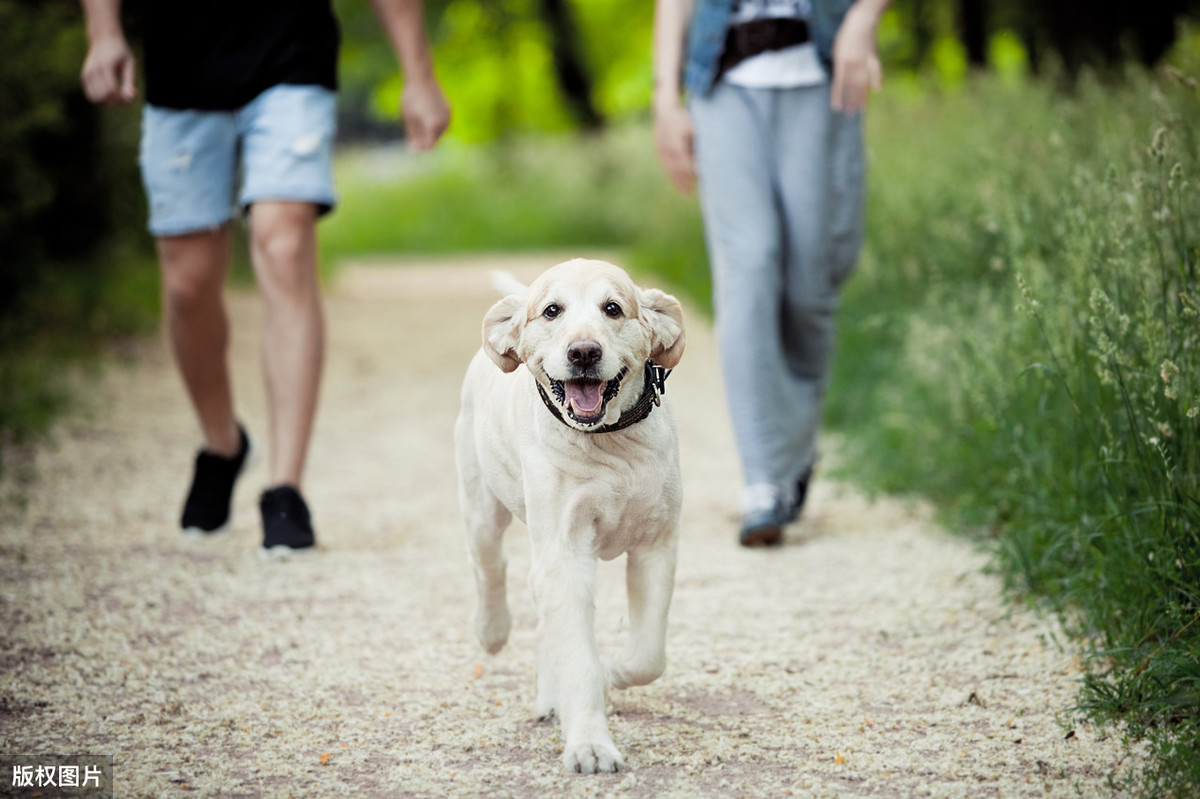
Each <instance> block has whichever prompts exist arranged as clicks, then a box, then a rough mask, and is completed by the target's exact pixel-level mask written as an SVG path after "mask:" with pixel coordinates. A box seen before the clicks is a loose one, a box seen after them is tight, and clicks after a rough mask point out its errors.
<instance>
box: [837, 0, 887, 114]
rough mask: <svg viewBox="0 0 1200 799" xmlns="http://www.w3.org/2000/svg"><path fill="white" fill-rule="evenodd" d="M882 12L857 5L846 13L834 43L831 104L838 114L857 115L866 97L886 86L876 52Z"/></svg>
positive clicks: (860, 4)
mask: <svg viewBox="0 0 1200 799" xmlns="http://www.w3.org/2000/svg"><path fill="white" fill-rule="evenodd" d="M881 10H882V8H881V7H880V8H879V9H875V8H871V7H868V5H867V4H864V3H861V2H860V3H855V4H854V5H853V6H851V7H850V10H849V11H848V12H846V18H845V20H844V21H843V22H842V27H841V28H840V29H839V30H838V34H837V38H836V39H835V40H834V42H833V87H832V93H831V97H830V101H829V104H830V106H832V107H833V110H835V111H843V112H845V113H848V114H857V113H859V112H860V111H862V110H863V109H864V108H866V107H867V95H868V94H869V92H871V91H879V88H880V87H881V86H882V85H883V67H882V65H881V64H880V63H879V53H878V52H877V51H876V49H875V27H876V25H877V24H878V22H879V13H880V11H881Z"/></svg>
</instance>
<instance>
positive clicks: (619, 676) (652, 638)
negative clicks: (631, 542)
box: [606, 536, 675, 688]
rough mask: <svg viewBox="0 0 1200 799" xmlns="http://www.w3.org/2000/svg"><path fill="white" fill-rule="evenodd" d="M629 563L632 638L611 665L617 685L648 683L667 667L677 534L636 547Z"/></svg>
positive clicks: (610, 672)
mask: <svg viewBox="0 0 1200 799" xmlns="http://www.w3.org/2000/svg"><path fill="white" fill-rule="evenodd" d="M627 558H628V561H627V562H626V564H625V590H626V593H627V594H628V597H629V639H628V641H627V642H626V644H625V649H624V651H623V652H622V653H621V657H620V659H618V660H610V661H609V662H608V664H607V668H606V671H607V672H608V681H609V683H610V684H611V685H612V686H613V687H614V688H628V687H629V686H631V685H646V684H648V683H651V682H654V681H655V680H657V679H658V678H659V677H661V676H662V673H663V671H665V670H666V668H667V612H668V611H669V610H670V608H671V594H672V592H673V591H674V588H675V537H674V536H669V537H667V542H666V543H664V544H662V545H660V546H656V547H655V548H653V549H650V550H644V551H643V550H634V551H631V552H630V553H629V554H628V556H627Z"/></svg>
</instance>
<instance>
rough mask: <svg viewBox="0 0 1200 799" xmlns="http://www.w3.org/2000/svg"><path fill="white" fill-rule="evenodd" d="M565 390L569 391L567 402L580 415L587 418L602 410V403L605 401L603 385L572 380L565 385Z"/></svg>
mask: <svg viewBox="0 0 1200 799" xmlns="http://www.w3.org/2000/svg"><path fill="white" fill-rule="evenodd" d="M564 388H566V390H567V402H568V403H569V404H570V405H572V406H574V408H575V410H576V411H577V412H578V413H582V414H584V415H585V416H586V415H590V414H593V413H595V412H596V411H598V410H600V403H601V402H602V400H603V395H602V391H603V390H604V384H603V383H593V382H583V381H577V380H571V381H569V382H567V383H566V384H565V386H564Z"/></svg>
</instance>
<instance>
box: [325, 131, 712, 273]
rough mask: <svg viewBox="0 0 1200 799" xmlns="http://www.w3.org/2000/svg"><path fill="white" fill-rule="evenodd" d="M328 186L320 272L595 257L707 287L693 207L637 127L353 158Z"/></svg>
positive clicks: (361, 154) (349, 157) (346, 157)
mask: <svg viewBox="0 0 1200 799" xmlns="http://www.w3.org/2000/svg"><path fill="white" fill-rule="evenodd" d="M338 186H339V191H340V194H341V205H340V207H339V208H338V210H337V212H336V213H335V214H333V215H332V216H331V217H330V218H329V220H328V221H326V222H324V223H322V226H321V231H320V247H321V253H322V260H323V262H324V263H325V264H326V266H327V268H328V267H332V265H334V264H336V262H337V261H339V260H343V259H346V258H353V257H362V256H372V255H377V254H389V253H401V252H403V253H422V254H436V253H448V252H472V251H473V252H497V251H505V250H547V249H554V250H562V249H564V248H565V249H568V250H571V249H573V250H575V251H578V252H579V254H580V255H586V254H587V253H588V252H589V251H592V250H599V249H603V250H608V251H612V250H617V251H620V252H622V253H623V257H625V258H627V259H628V262H627V263H626V264H625V265H626V266H630V265H632V266H633V268H640V269H643V270H645V271H653V272H655V273H658V274H666V275H668V276H669V277H670V278H671V279H672V280H675V281H681V282H685V283H695V282H696V281H700V282H701V284H702V285H703V286H707V266H706V262H705V259H704V249H703V242H702V240H701V228H700V221H699V217H698V215H697V213H696V209H695V201H694V200H692V199H689V198H684V197H681V196H679V195H678V194H676V192H674V190H673V189H671V187H670V186H669V184H667V182H666V180H665V179H664V178H663V176H662V173H661V171H660V170H659V168H658V165H657V163H656V162H655V160H654V153H653V147H652V144H651V142H650V140H649V139H648V138H647V133H646V129H645V128H644V127H643V126H635V127H630V128H625V129H621V130H616V131H613V132H610V133H609V134H606V135H604V136H595V137H582V138H580V137H576V136H547V137H544V138H534V137H531V138H527V139H520V140H513V141H509V142H506V143H503V144H499V145H494V146H492V147H489V148H463V147H461V146H458V147H456V146H454V145H453V143H450V144H449V146H446V147H445V148H443V149H439V150H437V151H435V152H433V153H429V154H422V155H413V154H409V153H406V152H404V151H402V150H399V149H396V150H393V151H390V152H386V151H384V152H381V151H378V150H375V151H359V152H354V151H352V152H348V153H345V154H343V155H342V157H341V158H340V159H339V162H338ZM696 293H697V295H698V296H700V295H703V294H704V293H705V292H704V291H703V290H702V289H697V292H696Z"/></svg>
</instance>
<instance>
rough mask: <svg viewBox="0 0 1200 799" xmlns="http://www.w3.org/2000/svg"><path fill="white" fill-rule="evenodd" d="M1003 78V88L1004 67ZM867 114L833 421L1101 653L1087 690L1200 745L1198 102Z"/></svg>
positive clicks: (859, 454)
mask: <svg viewBox="0 0 1200 799" xmlns="http://www.w3.org/2000/svg"><path fill="white" fill-rule="evenodd" d="M1006 83H1007V85H1006ZM882 100H883V102H881V103H877V104H876V105H875V107H874V108H873V109H872V113H871V116H870V124H871V134H870V139H869V140H870V141H871V142H873V147H872V162H871V165H872V171H873V180H872V186H871V192H870V200H869V210H868V235H867V242H868V244H867V253H866V257H865V258H864V260H863V263H862V266H861V270H860V271H861V274H860V275H859V277H858V278H857V279H856V280H855V281H852V283H851V285H850V287H849V290H848V293H847V297H846V302H845V305H844V310H843V315H842V339H841V341H842V344H841V353H840V356H839V361H838V373H837V375H836V377H835V380H834V383H833V389H832V393H831V397H830V403H829V405H830V411H829V422H830V424H831V425H832V426H834V427H838V428H840V429H842V430H844V431H845V432H846V433H847V434H848V437H847V438H848V441H849V445H848V452H847V457H848V461H847V466H846V469H847V471H848V472H850V473H853V474H854V475H855V477H856V478H857V479H866V480H868V481H869V482H871V483H872V484H873V485H875V486H878V487H880V488H883V489H886V490H891V491H910V492H920V493H923V494H926V495H928V496H931V497H933V498H935V499H937V500H938V501H939V502H940V503H941V504H942V505H943V507H946V508H947V509H948V512H949V514H950V516H951V518H953V519H954V520H955V521H956V522H961V521H966V522H968V523H972V524H974V525H977V526H978V528H979V529H981V530H982V531H984V532H985V533H986V534H987V535H988V536H989V537H990V538H991V539H992V540H993V541H994V543H995V547H996V552H997V556H996V562H997V566H998V568H999V569H1000V570H1001V572H1002V573H1003V574H1004V575H1005V576H1006V577H1007V579H1008V580H1009V582H1010V584H1011V585H1012V586H1013V587H1014V589H1015V590H1017V591H1018V592H1020V593H1026V594H1033V595H1037V596H1041V597H1045V598H1046V599H1048V600H1049V601H1050V602H1051V603H1052V604H1053V605H1054V606H1055V607H1057V608H1058V609H1059V610H1060V611H1061V612H1062V613H1063V615H1064V618H1065V619H1067V620H1068V622H1069V623H1070V624H1071V626H1072V628H1073V631H1074V633H1075V634H1076V635H1078V636H1079V637H1081V638H1083V639H1084V640H1086V641H1088V642H1089V643H1090V646H1091V650H1092V667H1093V672H1092V676H1091V677H1090V678H1089V679H1088V681H1087V682H1086V684H1085V686H1084V690H1083V693H1082V694H1081V698H1080V707H1081V708H1083V709H1085V710H1087V711H1090V712H1093V713H1095V714H1096V715H1098V716H1100V717H1108V718H1111V717H1116V718H1121V719H1123V720H1125V721H1126V722H1127V723H1128V724H1129V725H1130V728H1131V730H1133V732H1135V733H1136V734H1141V733H1147V734H1149V735H1150V736H1151V737H1152V739H1153V740H1154V741H1156V743H1157V745H1158V751H1159V753H1160V755H1161V756H1162V757H1161V759H1160V761H1159V762H1158V764H1157V765H1156V766H1155V767H1154V768H1155V770H1154V773H1153V775H1148V778H1150V779H1151V781H1152V782H1154V783H1155V784H1157V785H1158V786H1159V787H1160V788H1162V787H1163V786H1173V789H1174V790H1175V791H1176V792H1177V795H1184V794H1185V793H1188V791H1189V790H1191V791H1194V790H1195V789H1196V787H1197V783H1196V777H1197V774H1198V773H1200V760H1198V759H1197V755H1196V747H1197V743H1198V741H1200V739H1198V738H1197V736H1196V734H1195V733H1196V727H1195V723H1196V720H1197V718H1198V717H1200V623H1197V619H1198V618H1200V593H1198V586H1200V356H1198V355H1197V353H1200V316H1198V311H1200V308H1198V303H1197V299H1196V298H1197V294H1200V269H1198V267H1200V227H1198V226H1197V223H1196V220H1197V219H1200V195H1198V194H1197V191H1196V189H1197V186H1198V185H1200V149H1198V143H1200V141H1198V139H1197V138H1196V133H1195V131H1196V130H1197V125H1198V124H1200V96H1198V95H1197V92H1196V89H1195V83H1194V82H1191V81H1190V79H1186V78H1184V79H1179V80H1170V79H1166V78H1162V77H1150V76H1147V75H1144V74H1137V73H1133V74H1130V75H1129V76H1128V79H1127V82H1126V84H1125V85H1124V86H1123V87H1121V88H1119V89H1114V88H1112V87H1101V86H1099V85H1096V84H1094V83H1091V82H1089V81H1087V80H1084V81H1082V82H1081V83H1080V85H1079V86H1078V87H1077V91H1076V92H1075V94H1074V95H1073V96H1071V97H1064V96H1062V95H1060V94H1055V93H1052V92H1051V91H1049V90H1048V89H1046V88H1044V87H1042V86H1040V85H1037V84H1028V85H1023V86H1020V87H1019V88H1017V87H1014V86H1013V85H1011V81H1009V82H1003V81H992V80H987V81H977V82H975V83H974V84H973V85H972V86H971V87H970V88H969V89H968V90H967V91H964V92H959V93H952V94H949V95H927V96H926V97H925V98H924V99H921V100H918V101H915V102H913V101H907V100H902V101H896V100H893V99H889V98H888V97H886V96H885V97H884V98H882Z"/></svg>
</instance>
